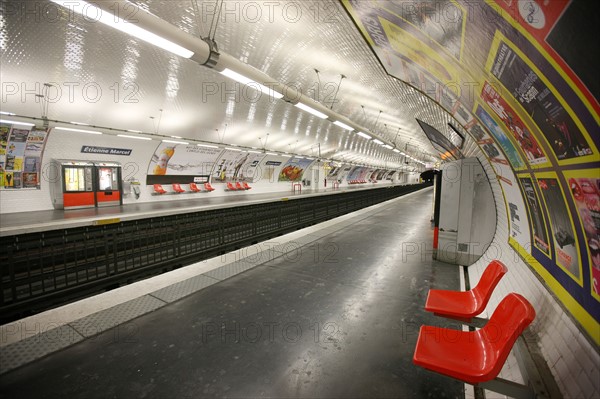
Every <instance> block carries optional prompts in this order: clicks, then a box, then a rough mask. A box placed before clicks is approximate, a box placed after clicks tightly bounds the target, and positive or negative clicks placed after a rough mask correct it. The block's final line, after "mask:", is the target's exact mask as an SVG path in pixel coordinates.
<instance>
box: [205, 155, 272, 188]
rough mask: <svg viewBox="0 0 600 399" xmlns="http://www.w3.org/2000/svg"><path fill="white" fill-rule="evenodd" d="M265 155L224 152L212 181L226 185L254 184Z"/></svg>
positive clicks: (213, 173) (216, 165) (216, 166)
mask: <svg viewBox="0 0 600 399" xmlns="http://www.w3.org/2000/svg"><path fill="white" fill-rule="evenodd" d="M264 157H265V154H262V153H261V154H257V153H253V152H247V151H233V150H224V151H223V152H222V153H221V155H220V156H219V159H218V160H217V162H216V163H215V167H214V169H213V171H212V173H211V175H212V181H213V182H217V183H219V182H220V183H225V182H230V181H234V182H235V181H246V182H249V183H251V182H253V181H254V179H255V177H256V178H257V179H258V177H259V174H258V172H257V167H258V165H259V163H260V161H261V160H262V159H263V158H264Z"/></svg>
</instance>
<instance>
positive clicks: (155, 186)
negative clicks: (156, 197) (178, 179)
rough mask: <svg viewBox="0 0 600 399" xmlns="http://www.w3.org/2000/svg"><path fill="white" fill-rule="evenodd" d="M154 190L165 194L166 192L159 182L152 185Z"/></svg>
mask: <svg viewBox="0 0 600 399" xmlns="http://www.w3.org/2000/svg"><path fill="white" fill-rule="evenodd" d="M154 192H155V193H157V194H165V193H166V192H167V190H165V189H164V188H163V186H161V185H160V184H155V185H154Z"/></svg>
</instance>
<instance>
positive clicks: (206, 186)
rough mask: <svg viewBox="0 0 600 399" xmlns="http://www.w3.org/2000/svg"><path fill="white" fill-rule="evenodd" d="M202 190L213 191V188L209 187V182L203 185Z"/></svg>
mask: <svg viewBox="0 0 600 399" xmlns="http://www.w3.org/2000/svg"><path fill="white" fill-rule="evenodd" d="M204 188H205V189H206V191H209V192H210V191H215V188H214V187H213V186H211V185H210V183H209V182H206V183H204Z"/></svg>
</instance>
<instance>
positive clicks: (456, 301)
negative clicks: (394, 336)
mask: <svg viewBox="0 0 600 399" xmlns="http://www.w3.org/2000/svg"><path fill="white" fill-rule="evenodd" d="M506 272H508V268H507V267H506V266H505V265H504V264H503V263H502V262H500V261H498V260H493V261H491V262H490V264H489V265H488V266H487V267H486V268H485V270H484V272H483V274H482V275H481V279H480V280H479V282H478V283H477V285H476V286H475V287H474V288H473V289H471V290H470V291H447V290H434V289H432V290H429V294H428V295H427V301H426V302H425V310H427V311H429V312H433V313H435V314H436V315H440V316H445V317H450V318H454V319H459V320H465V321H470V320H471V318H472V317H475V316H477V315H478V314H480V313H481V312H483V310H484V309H485V307H486V306H487V304H488V302H489V300H490V297H491V296H492V292H493V291H494V288H496V285H498V282H499V281H500V279H502V277H503V276H504V275H505V274H506Z"/></svg>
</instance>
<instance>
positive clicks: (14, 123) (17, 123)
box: [0, 119, 35, 126]
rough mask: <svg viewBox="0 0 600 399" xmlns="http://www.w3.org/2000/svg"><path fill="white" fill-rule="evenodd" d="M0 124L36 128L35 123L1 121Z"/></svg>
mask: <svg viewBox="0 0 600 399" xmlns="http://www.w3.org/2000/svg"><path fill="white" fill-rule="evenodd" d="M0 123H10V124H11V125H25V126H35V123H29V122H18V121H9V120H8V119H0Z"/></svg>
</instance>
